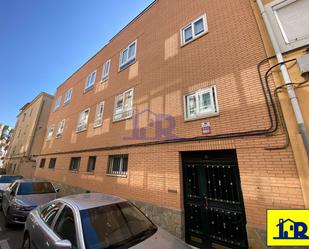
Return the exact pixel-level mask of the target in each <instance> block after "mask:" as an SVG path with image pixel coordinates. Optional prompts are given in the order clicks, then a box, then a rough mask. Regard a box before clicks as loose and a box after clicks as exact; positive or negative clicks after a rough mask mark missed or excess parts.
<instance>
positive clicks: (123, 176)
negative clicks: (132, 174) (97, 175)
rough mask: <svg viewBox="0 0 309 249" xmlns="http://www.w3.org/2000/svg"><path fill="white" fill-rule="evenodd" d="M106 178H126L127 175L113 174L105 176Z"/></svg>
mask: <svg viewBox="0 0 309 249" xmlns="http://www.w3.org/2000/svg"><path fill="white" fill-rule="evenodd" d="M106 175H107V176H111V177H121V178H127V177H128V175H127V174H126V175H114V174H106Z"/></svg>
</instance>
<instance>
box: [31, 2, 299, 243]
mask: <svg viewBox="0 0 309 249" xmlns="http://www.w3.org/2000/svg"><path fill="white" fill-rule="evenodd" d="M204 13H206V14H207V20H208V28H209V33H207V34H206V35H204V36H202V37H201V38H199V39H197V40H195V41H193V42H192V43H190V44H188V45H186V46H183V47H181V46H180V37H179V33H180V32H179V31H180V29H181V28H182V27H184V26H185V25H187V24H188V23H190V22H191V21H193V20H194V19H196V18H197V17H199V16H201V15H202V14H204ZM98 28H99V27H98ZM134 40H137V57H136V62H135V63H134V64H133V65H131V66H130V67H128V68H127V69H125V70H122V71H119V69H118V66H119V52H120V51H121V49H123V48H125V47H126V46H127V45H128V44H130V43H131V42H132V41H134ZM265 57H266V55H265V52H264V47H263V43H262V40H261V37H260V33H259V30H258V27H257V24H256V20H255V18H254V15H253V13H252V10H251V7H250V3H249V1H243V0H233V1H231V0H222V1H205V0H195V1H194V4H193V3H192V0H181V1H179V0H168V1H167V0H158V1H157V2H155V3H154V4H153V6H151V7H150V8H149V9H148V10H146V11H145V12H144V13H143V14H142V15H141V16H139V17H138V18H137V19H136V20H134V21H133V22H132V23H131V24H130V25H129V26H127V27H126V28H125V29H124V30H123V31H122V32H120V33H119V34H118V35H116V36H115V37H114V38H113V39H112V40H111V42H110V43H109V44H107V45H106V46H105V47H104V48H103V49H102V50H101V51H99V52H98V53H97V54H96V55H95V56H94V57H92V58H91V59H90V60H89V61H88V62H86V63H85V64H84V65H83V66H82V67H81V68H80V69H79V70H78V71H77V72H75V73H74V74H73V75H72V76H71V77H70V78H69V79H67V80H66V81H65V82H64V83H63V84H62V85H60V86H59V87H58V89H57V93H56V97H55V100H56V99H57V98H58V97H59V96H62V98H64V94H65V92H66V91H67V90H68V89H70V88H71V87H72V88H73V95H72V99H71V102H70V103H69V104H67V105H66V106H63V104H61V107H60V108H59V109H58V110H57V111H55V112H52V113H51V115H50V117H49V121H48V127H50V126H51V125H53V124H55V125H56V130H57V126H58V123H59V122H60V121H61V120H62V119H65V128H64V132H63V134H62V137H61V138H59V139H56V138H55V135H54V136H53V137H52V139H51V141H46V142H45V143H44V145H43V149H42V152H41V156H40V159H41V158H46V159H47V160H46V161H47V163H46V165H45V168H39V167H37V170H36V176H37V177H42V178H47V179H51V180H53V181H55V182H59V183H63V184H67V185H70V186H74V187H78V188H82V189H84V190H90V191H102V192H105V193H112V194H115V195H120V196H123V197H125V198H128V199H130V200H133V201H137V202H140V203H148V204H151V205H155V206H157V207H162V208H165V209H169V210H174V211H175V210H177V211H178V212H179V215H178V219H175V222H176V223H177V224H179V226H174V225H173V226H168V225H167V223H166V222H164V220H161V221H160V220H159V219H158V220H156V222H157V223H158V224H161V225H162V226H163V227H165V228H167V229H168V230H169V231H171V232H173V233H174V234H177V235H178V236H183V229H184V228H183V227H184V224H183V218H182V215H183V209H184V207H183V181H182V163H181V152H183V151H208V150H222V149H236V153H237V159H238V164H239V171H240V177H241V187H242V192H243V196H244V204H245V211H246V216H247V223H248V225H250V226H253V227H256V228H261V229H265V223H266V217H265V216H266V209H267V208H303V207H304V202H303V196H302V192H301V188H300V183H299V178H298V174H297V170H296V167H295V162H294V158H293V153H292V151H291V148H290V147H288V148H285V149H281V150H269V148H270V147H274V146H275V147H277V146H282V145H284V144H285V135H284V132H283V130H282V128H281V127H280V128H279V130H278V131H277V132H276V133H275V134H272V135H268V136H265V135H263V136H243V137H236V136H235V137H233V138H220V139H211V138H212V137H211V136H214V135H221V134H231V133H237V132H243V131H251V130H265V129H267V128H269V126H270V121H269V117H268V114H267V107H266V104H265V99H264V95H263V92H262V88H261V85H260V82H259V78H258V73H257V69H256V66H257V64H258V63H259V62H260V61H261V60H262V59H264V58H265ZM108 59H111V68H110V73H109V79H108V81H107V82H103V83H102V82H100V77H101V73H102V65H103V63H104V62H105V61H106V60H108ZM267 68H268V66H267V65H264V66H263V68H262V71H263V72H264V73H265V71H266V70H267ZM94 70H97V77H96V82H95V85H94V89H92V90H91V91H89V92H87V93H84V86H85V80H86V77H87V76H88V75H89V74H90V73H91V72H93V71H94ZM210 85H216V88H217V94H218V105H219V111H220V113H219V115H218V116H214V117H207V118H203V119H199V120H194V121H185V120H184V95H185V94H187V93H190V92H192V91H195V90H198V89H201V88H205V87H207V86H210ZM130 88H134V97H133V108H134V112H135V113H140V112H143V111H145V110H147V111H148V110H150V111H152V112H154V113H156V114H168V115H169V116H171V117H173V118H174V119H175V121H176V127H175V129H174V130H173V134H174V135H175V136H177V137H179V138H194V137H199V136H202V133H201V122H203V121H209V122H210V123H211V135H209V139H204V140H200V141H189V140H188V141H187V142H177V143H162V144H156V145H155V144H154V145H144V146H132V145H137V144H140V143H146V142H150V141H144V140H143V141H141V140H137V139H134V140H128V139H125V138H126V137H130V136H131V135H132V127H133V124H132V119H127V120H122V121H118V122H113V121H112V116H113V110H114V103H115V96H117V95H118V94H120V93H122V92H124V91H125V90H127V89H130ZM271 88H272V89H273V88H274V85H273V83H271ZM102 100H104V101H105V108H104V116H103V125H102V126H101V127H99V128H93V122H94V115H95V108H96V104H97V103H98V102H100V101H102ZM86 108H90V116H89V120H88V128H87V130H86V131H84V132H81V133H76V131H75V129H76V124H77V119H78V115H79V113H80V112H81V111H82V110H84V109H86ZM150 119H151V116H150V115H148V114H146V115H144V114H143V116H142V119H141V123H140V127H144V128H146V131H147V135H150V134H153V133H154V128H153V127H151V126H149V120H150ZM54 134H55V133H54ZM192 140H193V139H192ZM113 154H128V155H129V161H128V175H127V177H113V176H108V175H107V174H106V172H107V165H108V156H109V155H113ZM91 155H95V156H97V162H96V169H95V171H94V173H88V172H87V161H88V157H89V156H91ZM74 156H80V157H81V165H80V169H79V171H78V172H72V171H70V170H69V165H70V158H71V157H74ZM54 157H56V158H57V162H56V167H55V169H48V162H49V160H48V159H49V158H54ZM40 159H39V160H38V164H39V161H40ZM156 210H157V209H156ZM153 216H155V215H153ZM156 217H157V216H156ZM179 227H180V228H179ZM250 236H251V235H250V234H249V242H250V238H251V237H250Z"/></svg>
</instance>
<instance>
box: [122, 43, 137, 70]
mask: <svg viewBox="0 0 309 249" xmlns="http://www.w3.org/2000/svg"><path fill="white" fill-rule="evenodd" d="M136 47H137V41H136V40H135V41H134V42H132V43H131V44H130V45H129V46H128V47H126V48H125V49H123V50H122V51H121V52H120V59H119V69H120V70H122V69H124V68H126V67H127V66H129V65H131V64H132V63H134V62H135V57H136Z"/></svg>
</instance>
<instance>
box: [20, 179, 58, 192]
mask: <svg viewBox="0 0 309 249" xmlns="http://www.w3.org/2000/svg"><path fill="white" fill-rule="evenodd" d="M48 193H55V189H54V187H53V185H52V184H51V183H50V182H22V183H20V187H19V189H18V193H17V195H33V194H48Z"/></svg>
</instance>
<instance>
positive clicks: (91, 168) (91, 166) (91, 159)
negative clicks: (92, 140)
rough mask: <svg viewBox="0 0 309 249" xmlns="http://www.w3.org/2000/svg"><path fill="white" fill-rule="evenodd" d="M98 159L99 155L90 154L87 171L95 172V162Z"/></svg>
mask: <svg viewBox="0 0 309 249" xmlns="http://www.w3.org/2000/svg"><path fill="white" fill-rule="evenodd" d="M96 161H97V157H96V156H90V157H89V159H88V167H87V171H88V172H93V171H94V170H95V164H96Z"/></svg>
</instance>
